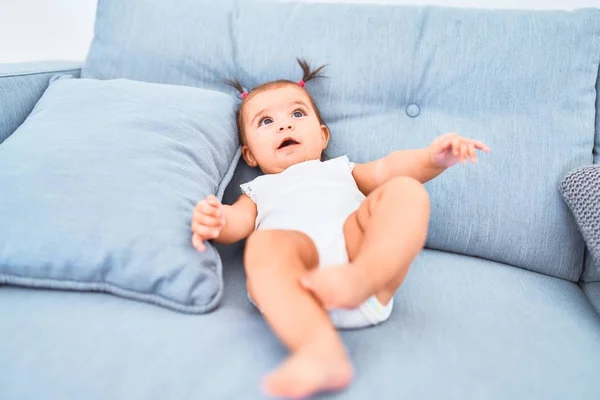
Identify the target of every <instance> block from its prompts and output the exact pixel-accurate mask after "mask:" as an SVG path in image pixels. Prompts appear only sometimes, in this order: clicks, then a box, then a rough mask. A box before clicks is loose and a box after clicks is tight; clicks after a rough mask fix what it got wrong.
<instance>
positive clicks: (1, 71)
mask: <svg viewBox="0 0 600 400" xmlns="http://www.w3.org/2000/svg"><path fill="white" fill-rule="evenodd" d="M79 72H80V71H79V64H78V63H74V62H66V61H64V62H37V63H23V64H2V65H0V143H2V142H3V141H4V140H5V139H6V138H7V137H9V136H10V135H11V134H12V133H13V132H14V131H15V129H17V127H18V126H19V125H21V124H22V123H23V121H25V118H27V116H28V115H29V113H30V112H31V110H33V106H34V105H35V103H36V102H37V101H38V100H39V98H40V97H41V96H42V93H44V90H46V88H47V87H48V80H49V79H50V77H52V76H53V75H55V74H57V73H68V74H70V75H73V76H79Z"/></svg>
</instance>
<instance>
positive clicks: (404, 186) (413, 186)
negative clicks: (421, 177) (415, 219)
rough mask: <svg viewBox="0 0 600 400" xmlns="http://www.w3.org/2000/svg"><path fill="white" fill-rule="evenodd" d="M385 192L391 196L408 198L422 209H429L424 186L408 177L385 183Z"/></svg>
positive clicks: (427, 196)
mask: <svg viewBox="0 0 600 400" xmlns="http://www.w3.org/2000/svg"><path fill="white" fill-rule="evenodd" d="M386 192H387V194H389V195H391V196H395V197H399V198H410V199H411V200H412V201H415V202H417V203H418V204H421V205H422V206H424V207H429V194H428V193H427V190H425V186H423V184H422V183H421V182H419V181H418V180H416V179H414V178H411V177H408V176H399V177H396V178H393V179H391V180H389V181H388V182H387V183H386Z"/></svg>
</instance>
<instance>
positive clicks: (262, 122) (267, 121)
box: [258, 117, 273, 126]
mask: <svg viewBox="0 0 600 400" xmlns="http://www.w3.org/2000/svg"><path fill="white" fill-rule="evenodd" d="M272 123H273V118H271V117H264V118H263V119H261V120H260V121H259V122H258V126H265V125H269V124H272Z"/></svg>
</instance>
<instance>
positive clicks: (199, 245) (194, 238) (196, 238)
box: [192, 234, 206, 252]
mask: <svg viewBox="0 0 600 400" xmlns="http://www.w3.org/2000/svg"><path fill="white" fill-rule="evenodd" d="M192 245H193V246H194V248H195V249H196V250H198V251H200V252H202V251H204V250H206V246H205V245H204V243H202V239H200V237H199V236H198V235H196V234H194V235H192Z"/></svg>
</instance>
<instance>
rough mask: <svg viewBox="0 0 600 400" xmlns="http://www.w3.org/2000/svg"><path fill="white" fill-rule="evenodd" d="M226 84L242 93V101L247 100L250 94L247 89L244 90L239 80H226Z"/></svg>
mask: <svg viewBox="0 0 600 400" xmlns="http://www.w3.org/2000/svg"><path fill="white" fill-rule="evenodd" d="M225 83H226V84H228V85H229V86H231V87H233V88H234V89H235V90H237V91H238V92H240V97H241V98H242V99H245V98H246V96H247V95H248V92H247V91H246V89H244V87H243V86H242V83H241V82H240V81H239V80H238V79H225Z"/></svg>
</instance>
